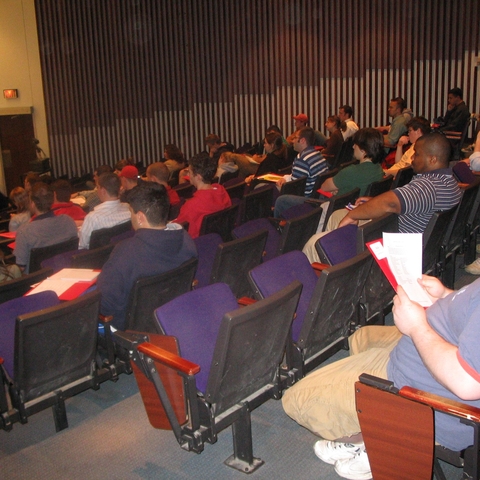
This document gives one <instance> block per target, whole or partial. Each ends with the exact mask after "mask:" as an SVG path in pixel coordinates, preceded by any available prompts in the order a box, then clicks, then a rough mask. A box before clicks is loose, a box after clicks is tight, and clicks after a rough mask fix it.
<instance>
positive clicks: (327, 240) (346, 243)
mask: <svg viewBox="0 0 480 480" xmlns="http://www.w3.org/2000/svg"><path fill="white" fill-rule="evenodd" d="M357 229H358V227H357V226H356V225H352V224H351V225H345V226H344V227H341V228H337V229H335V230H332V231H331V232H328V233H327V234H326V235H324V236H323V237H320V238H319V239H318V240H317V243H318V244H319V245H320V247H321V250H322V252H323V254H324V255H325V257H326V259H323V258H322V256H323V255H322V254H320V258H321V259H322V261H325V260H327V261H328V263H329V264H330V265H337V264H339V263H342V262H345V261H346V260H350V259H351V258H353V257H354V256H355V255H356V254H357ZM319 253H320V252H319Z"/></svg>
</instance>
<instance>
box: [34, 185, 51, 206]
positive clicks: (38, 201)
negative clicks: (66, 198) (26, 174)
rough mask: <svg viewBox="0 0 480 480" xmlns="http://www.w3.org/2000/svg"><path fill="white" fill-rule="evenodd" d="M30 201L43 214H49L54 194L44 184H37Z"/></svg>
mask: <svg viewBox="0 0 480 480" xmlns="http://www.w3.org/2000/svg"><path fill="white" fill-rule="evenodd" d="M30 199H31V200H32V202H33V203H34V204H35V206H36V207H37V210H38V211H39V212H41V213H45V212H48V211H49V210H50V209H51V208H52V205H53V192H52V191H51V190H50V188H48V185H47V184H46V183H43V182H37V183H36V184H35V185H33V187H32V191H31V192H30Z"/></svg>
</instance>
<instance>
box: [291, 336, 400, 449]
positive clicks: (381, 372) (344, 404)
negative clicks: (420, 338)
mask: <svg viewBox="0 0 480 480" xmlns="http://www.w3.org/2000/svg"><path fill="white" fill-rule="evenodd" d="M401 336H402V334H401V333H400V332H399V331H398V329H397V327H383V326H369V327H364V328H361V329H359V330H358V331H357V332H355V333H354V334H353V335H352V336H351V337H350V339H349V345H350V357H348V358H344V359H343V360H340V361H338V362H335V363H332V364H330V365H327V366H326V367H324V368H320V369H319V370H316V371H314V372H312V373H310V374H309V375H307V376H306V377H305V378H303V379H302V380H300V381H299V382H298V383H297V384H295V385H293V386H292V387H291V388H289V389H288V390H287V391H286V392H285V395H284V396H283V399H282V404H283V408H284V410H285V412H286V413H287V415H289V416H290V417H292V418H293V419H294V420H295V421H296V422H297V423H299V424H300V425H302V426H304V427H305V428H308V429H309V430H311V431H312V432H313V433H315V434H317V435H319V436H321V437H323V438H326V439H327V440H335V439H337V438H341V437H343V436H350V435H354V434H355V433H358V432H360V426H359V423H358V418H357V412H356V408H355V392H354V384H355V382H356V381H357V380H358V377H359V376H360V374H362V373H369V374H371V375H375V376H377V377H380V378H385V379H386V378H387V364H388V360H389V358H390V352H391V351H392V350H393V348H394V347H395V345H396V344H397V343H398V341H399V340H400V338H401Z"/></svg>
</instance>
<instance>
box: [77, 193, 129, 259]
mask: <svg viewBox="0 0 480 480" xmlns="http://www.w3.org/2000/svg"><path fill="white" fill-rule="evenodd" d="M130 219H131V216H130V210H129V208H128V204H127V203H120V200H108V201H106V202H103V203H101V204H100V205H97V206H96V207H95V208H94V209H93V211H92V212H90V213H89V214H88V215H87V216H86V217H85V220H84V222H83V225H82V227H81V229H80V233H79V237H80V241H79V245H78V248H80V249H84V248H88V247H89V246H90V236H91V234H92V232H93V231H94V230H100V229H101V228H110V227H114V226H115V225H120V224H121V223H125V222H128V221H129V220H130Z"/></svg>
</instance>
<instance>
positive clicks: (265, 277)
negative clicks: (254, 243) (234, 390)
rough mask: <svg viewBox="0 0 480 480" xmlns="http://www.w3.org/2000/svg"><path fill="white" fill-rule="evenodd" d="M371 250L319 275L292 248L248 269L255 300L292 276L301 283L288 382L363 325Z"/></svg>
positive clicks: (299, 375)
mask: <svg viewBox="0 0 480 480" xmlns="http://www.w3.org/2000/svg"><path fill="white" fill-rule="evenodd" d="M372 261H373V259H372V257H371V255H370V253H369V252H363V253H361V254H360V255H356V256H355V257H354V258H352V259H350V260H347V261H346V262H343V263H341V264H339V265H336V266H334V267H330V268H327V269H325V270H322V272H321V273H320V276H319V277H318V278H317V276H316V274H315V273H314V270H313V269H312V267H311V265H310V262H309V261H308V259H307V257H306V256H305V255H304V254H303V253H302V252H296V251H293V252H289V253H287V254H284V255H282V256H279V257H276V258H274V259H273V260H270V261H268V262H265V263H263V264H261V265H259V266H258V267H256V268H254V269H253V270H251V271H250V274H249V275H250V280H251V282H252V287H253V288H254V289H255V297H256V298H268V297H269V296H270V295H273V294H274V293H275V292H278V291H279V290H280V289H282V288H284V286H285V285H288V284H289V283H290V282H292V281H294V280H299V281H300V282H301V283H302V285H303V290H302V295H301V296H300V300H299V303H298V308H297V311H296V317H295V320H294V322H293V325H292V340H293V343H290V344H288V346H287V354H286V369H287V372H288V378H287V379H286V382H287V384H288V383H291V382H292V381H296V380H298V379H300V378H302V377H303V376H304V375H305V374H306V373H307V372H309V371H311V370H313V369H314V368H315V367H317V366H318V365H319V364H320V363H321V362H323V361H324V360H325V359H326V358H328V357H330V356H331V355H333V354H334V353H335V352H337V351H338V350H340V349H341V348H344V347H345V346H346V341H347V338H348V336H349V335H350V333H352V332H353V330H354V329H355V328H356V327H357V326H358V325H359V304H360V298H361V295H362V291H363V288H364V284H365V280H366V277H367V274H368V272H369V271H370V267H371V264H372Z"/></svg>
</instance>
